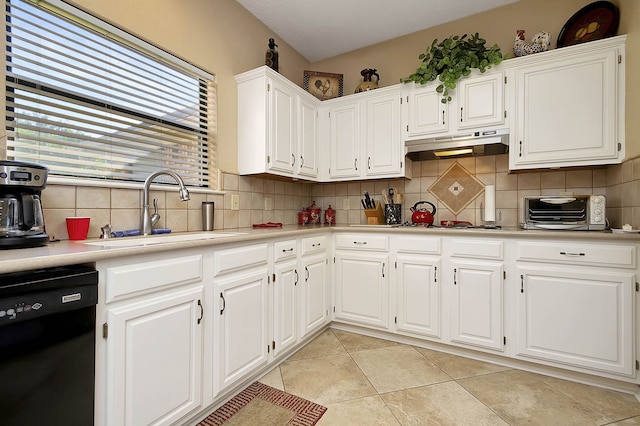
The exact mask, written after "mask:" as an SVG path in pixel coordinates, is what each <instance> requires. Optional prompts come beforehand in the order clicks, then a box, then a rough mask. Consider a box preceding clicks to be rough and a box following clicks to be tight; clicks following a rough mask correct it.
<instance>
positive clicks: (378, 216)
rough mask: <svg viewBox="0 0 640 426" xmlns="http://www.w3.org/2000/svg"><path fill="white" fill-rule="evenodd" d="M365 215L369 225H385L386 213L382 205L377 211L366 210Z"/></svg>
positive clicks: (377, 207) (378, 206) (379, 205)
mask: <svg viewBox="0 0 640 426" xmlns="http://www.w3.org/2000/svg"><path fill="white" fill-rule="evenodd" d="M364 214H365V216H367V225H384V213H383V211H382V205H381V204H380V203H378V205H377V206H376V208H375V209H364Z"/></svg>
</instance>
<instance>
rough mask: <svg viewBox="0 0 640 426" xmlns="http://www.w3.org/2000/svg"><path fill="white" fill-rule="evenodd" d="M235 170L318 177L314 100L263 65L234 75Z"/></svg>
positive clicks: (244, 173) (315, 103) (309, 177)
mask: <svg viewBox="0 0 640 426" xmlns="http://www.w3.org/2000/svg"><path fill="white" fill-rule="evenodd" d="M236 82H237V83H238V172H239V173H240V174H241V175H246V174H257V173H272V174H276V175H282V176H288V177H304V178H307V179H310V180H315V179H316V178H317V176H318V148H319V146H318V130H319V129H318V104H319V101H318V100H317V99H315V98H314V97H313V96H312V95H310V94H309V93H307V92H305V91H304V90H302V89H301V88H300V87H298V86H296V85H295V84H293V83H292V82H290V81H288V80H287V79H285V78H284V77H282V76H281V75H280V74H278V73H277V72H275V71H273V70H271V69H270V68H268V67H261V68H257V69H255V70H252V71H248V72H246V73H243V74H239V75H237V76H236Z"/></svg>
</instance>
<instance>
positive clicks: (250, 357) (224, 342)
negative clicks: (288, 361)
mask: <svg viewBox="0 0 640 426" xmlns="http://www.w3.org/2000/svg"><path fill="white" fill-rule="evenodd" d="M268 253H269V251H268V244H267V243H263V244H253V245H249V246H239V247H235V248H229V249H223V250H219V251H216V252H214V265H215V269H214V271H215V272H214V273H215V275H214V278H213V288H214V300H215V304H214V306H215V308H214V312H213V315H214V335H213V350H214V354H215V356H214V364H215V365H214V376H216V379H215V380H214V391H213V394H214V395H216V394H218V393H219V392H221V391H223V390H225V389H226V388H228V387H229V386H231V385H233V384H235V383H237V382H239V381H240V380H242V379H244V378H245V377H246V376H247V375H248V374H249V373H251V372H252V371H254V370H256V369H258V368H259V367H260V366H263V365H266V363H267V360H268V352H267V351H268V332H267V331H268V324H269V322H268V309H269V306H268V305H269V299H268V279H269V264H268V263H269V262H268V259H269V257H268Z"/></svg>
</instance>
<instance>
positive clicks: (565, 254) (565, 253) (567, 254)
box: [560, 251, 585, 257]
mask: <svg viewBox="0 0 640 426" xmlns="http://www.w3.org/2000/svg"><path fill="white" fill-rule="evenodd" d="M560 254H561V255H563V256H567V257H580V256H584V255H585V254H584V253H571V252H567V251H561V252H560Z"/></svg>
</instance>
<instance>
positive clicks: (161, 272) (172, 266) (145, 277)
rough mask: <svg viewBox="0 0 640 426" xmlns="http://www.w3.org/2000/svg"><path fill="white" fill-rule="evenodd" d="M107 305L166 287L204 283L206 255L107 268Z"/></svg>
mask: <svg viewBox="0 0 640 426" xmlns="http://www.w3.org/2000/svg"><path fill="white" fill-rule="evenodd" d="M104 274H105V282H106V285H105V299H106V300H105V303H110V302H115V301H118V300H121V299H126V298H129V297H133V296H136V295H139V294H144V293H147V292H149V291H156V290H158V289H161V288H163V287H165V288H166V287H172V286H174V285H182V284H188V283H191V282H199V281H202V279H203V278H202V255H200V254H198V255H193V256H182V257H177V258H169V259H161V260H153V261H149V262H139V263H132V264H129V265H121V266H112V267H107V268H106V270H105V272H104Z"/></svg>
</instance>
